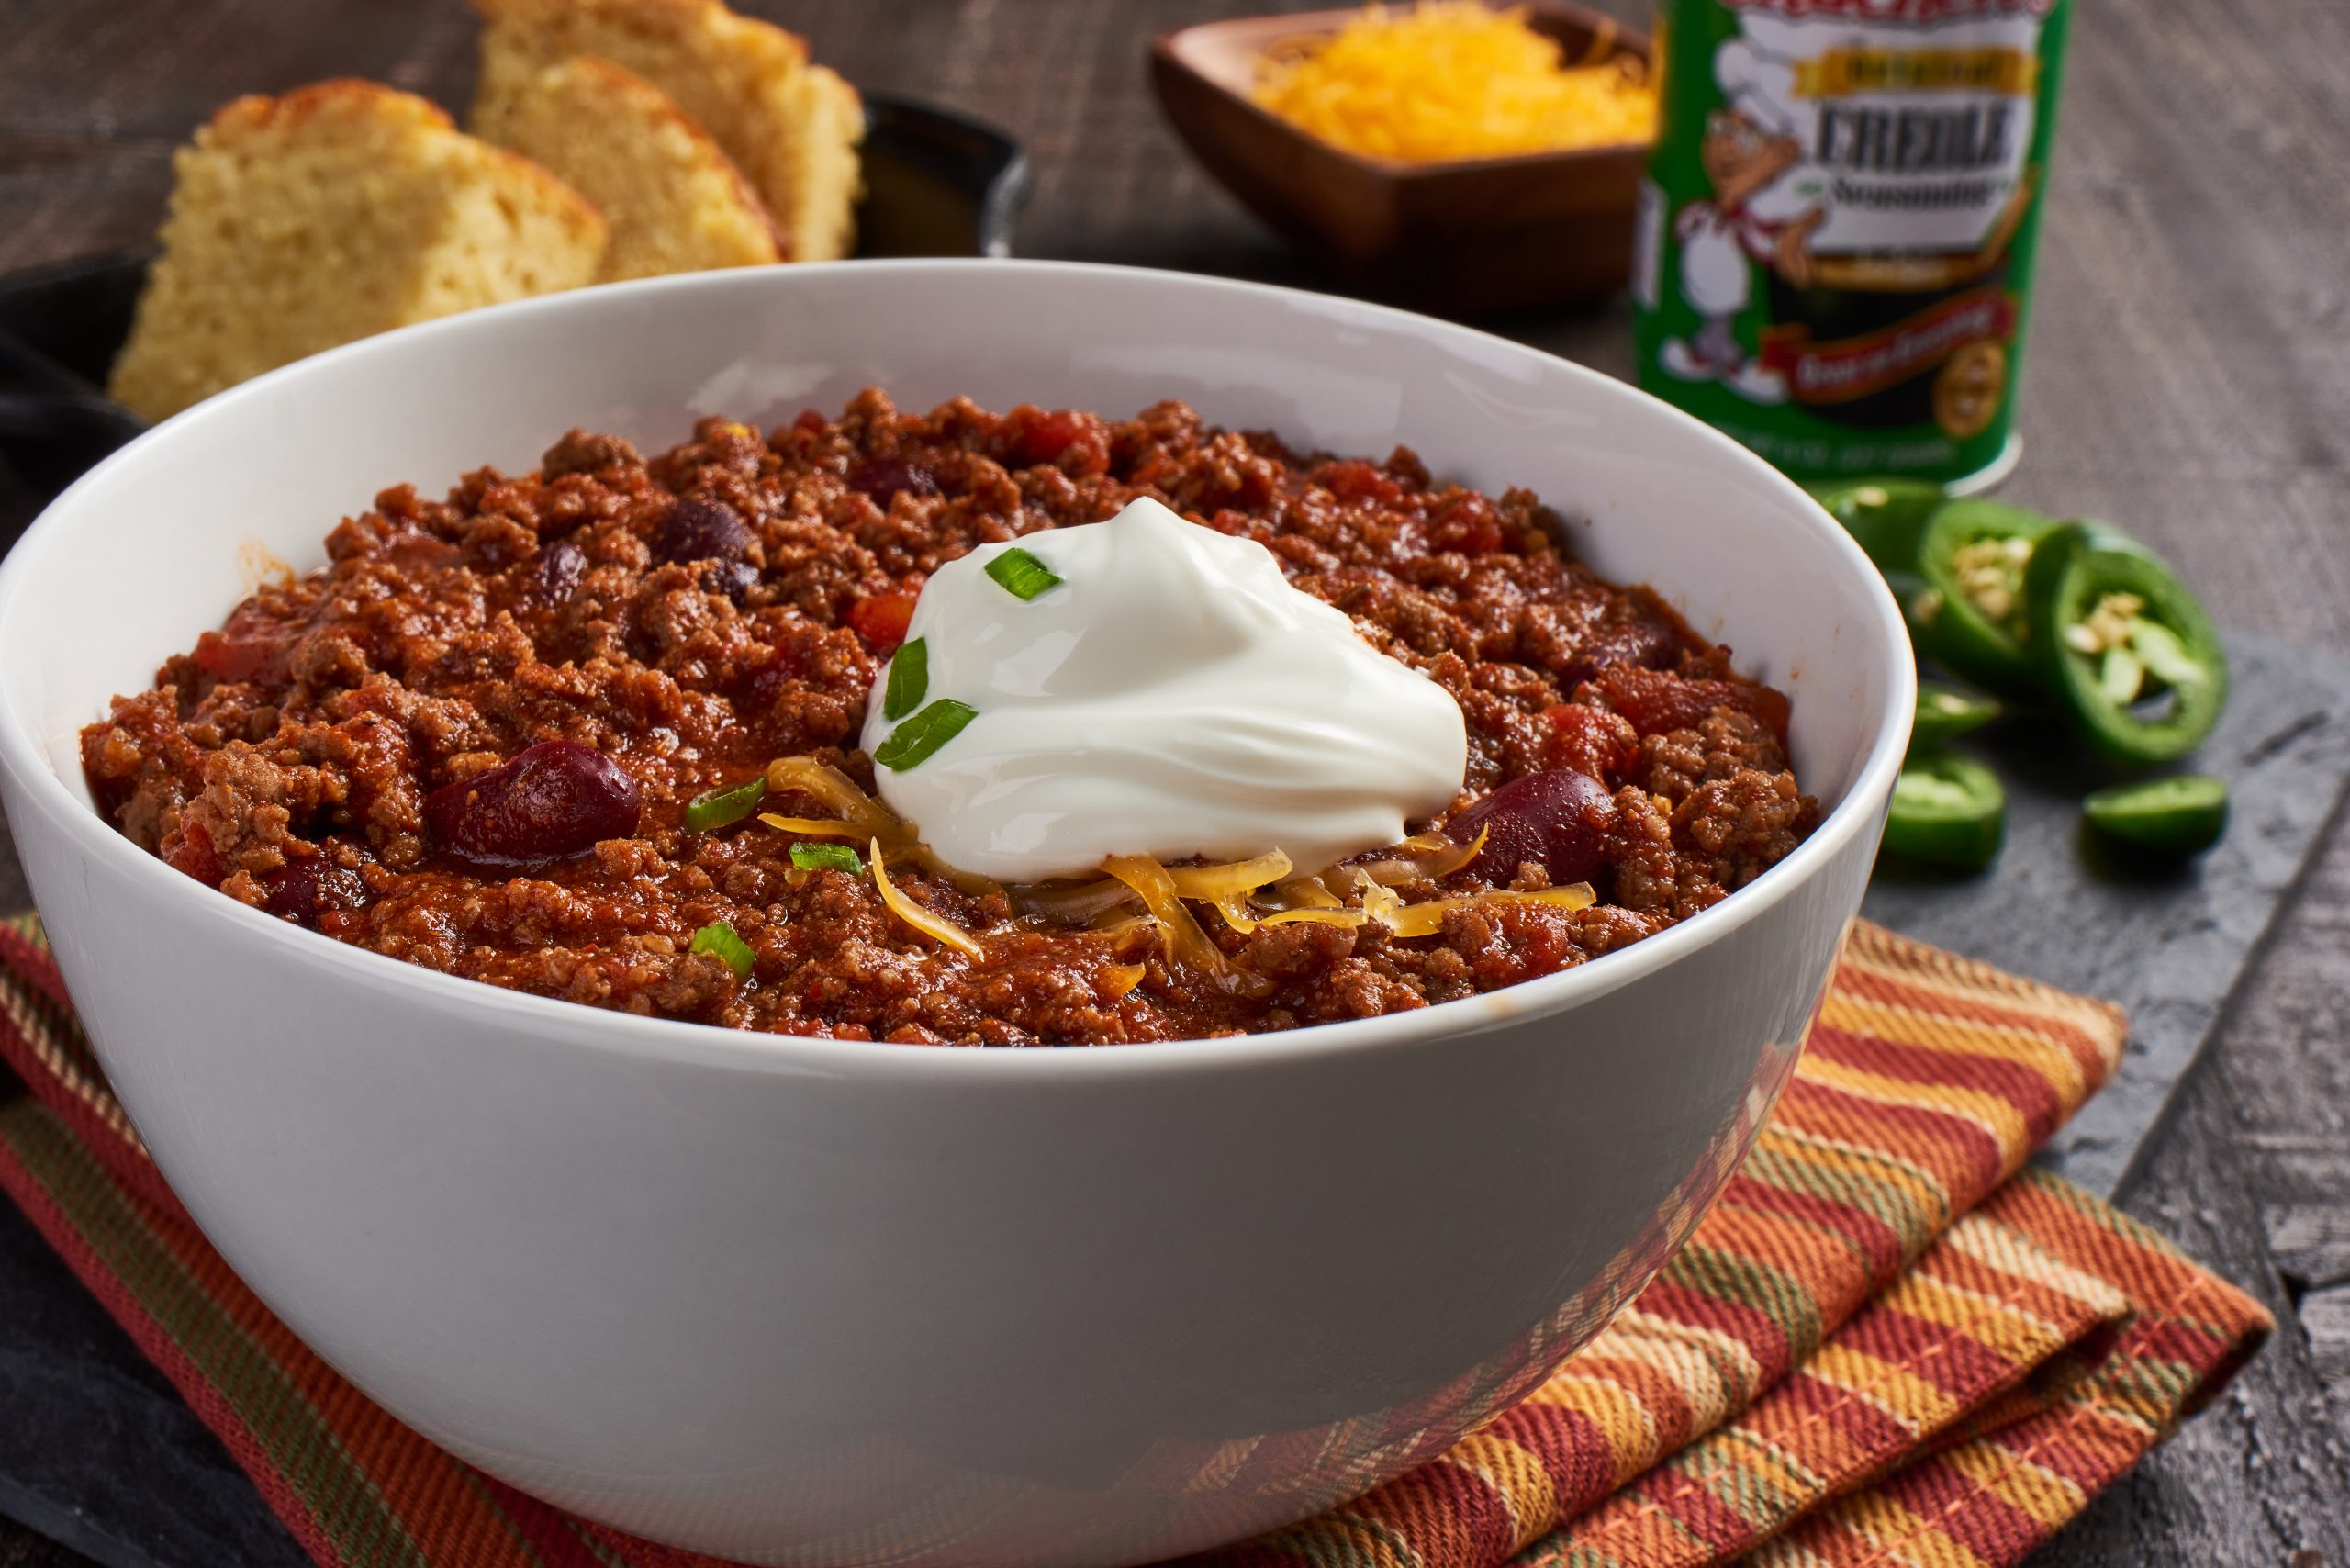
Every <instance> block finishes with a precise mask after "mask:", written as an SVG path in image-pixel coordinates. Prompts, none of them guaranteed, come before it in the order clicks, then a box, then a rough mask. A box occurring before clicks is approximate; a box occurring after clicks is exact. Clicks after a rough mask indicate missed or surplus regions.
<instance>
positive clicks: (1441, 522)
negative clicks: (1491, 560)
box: [1428, 490, 1509, 555]
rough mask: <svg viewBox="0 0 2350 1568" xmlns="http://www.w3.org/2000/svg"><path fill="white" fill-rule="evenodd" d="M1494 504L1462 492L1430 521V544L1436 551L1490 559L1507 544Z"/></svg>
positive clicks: (1504, 531)
mask: <svg viewBox="0 0 2350 1568" xmlns="http://www.w3.org/2000/svg"><path fill="white" fill-rule="evenodd" d="M1508 539H1509V532H1508V531H1507V530H1506V529H1505V528H1503V527H1502V520H1501V518H1500V516H1499V515H1498V514H1497V513H1496V512H1495V511H1494V503H1493V502H1491V501H1489V500H1487V499H1486V498H1484V497H1483V496H1480V495H1477V494H1474V493H1473V492H1471V491H1467V490H1463V491H1461V492H1460V494H1459V495H1456V496H1454V497H1453V498H1451V499H1449V500H1448V501H1446V502H1445V503H1444V504H1443V505H1442V506H1439V507H1438V508H1437V510H1436V515H1435V516H1434V517H1433V518H1431V519H1429V520H1428V544H1429V547H1430V548H1432V549H1437V550H1457V551H1459V552H1460V553H1461V554H1464V555H1490V554H1493V553H1494V551H1496V550H1498V549H1500V548H1501V547H1502V545H1503V544H1504V543H1507V542H1508Z"/></svg>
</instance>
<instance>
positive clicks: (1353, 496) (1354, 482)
mask: <svg viewBox="0 0 2350 1568" xmlns="http://www.w3.org/2000/svg"><path fill="white" fill-rule="evenodd" d="M1314 477H1315V479H1316V480H1318V481H1320V483H1321V486H1322V487H1323V488H1324V489H1326V490H1327V491H1329V492H1330V493H1331V494H1332V495H1334V496H1336V497H1337V498H1339V499H1340V500H1342V501H1377V502H1378V503H1379V504H1380V505H1382V506H1393V505H1394V504H1395V503H1396V502H1398V501H1400V500H1402V499H1403V498H1404V487H1402V486H1401V485H1398V484H1397V483H1395V481H1394V480H1393V479H1391V478H1389V477H1388V476H1386V475H1384V474H1382V473H1381V472H1380V471H1379V465H1377V464H1373V463H1366V462H1364V461H1363V460H1362V459H1361V458H1360V457H1348V458H1341V459H1339V460H1338V461H1337V462H1335V463H1325V464H1324V465H1322V466H1321V467H1320V468H1318V469H1316V470H1315V475H1314Z"/></svg>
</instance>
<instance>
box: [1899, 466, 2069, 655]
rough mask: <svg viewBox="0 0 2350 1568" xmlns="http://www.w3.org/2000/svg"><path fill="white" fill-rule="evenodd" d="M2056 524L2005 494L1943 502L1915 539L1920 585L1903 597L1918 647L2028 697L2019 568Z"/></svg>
mask: <svg viewBox="0 0 2350 1568" xmlns="http://www.w3.org/2000/svg"><path fill="white" fill-rule="evenodd" d="M2054 527H2055V524H2054V522H2053V521H2051V520H2050V519H2048V518H2045V517H2042V516H2041V515H2040V514H2039V513H2038V512H2033V511H2026V510H2023V509H2022V508H2021V507H2011V506H2009V505H2007V504H2006V503H2005V502H2003V501H1986V500H1981V499H1976V498H1964V499H1960V500H1954V501H1948V502H1945V503H1944V504H1943V505H1942V506H1941V507H1940V508H1938V509H1937V510H1935V512H1934V514H1933V516H1932V517H1931V518H1930V519H1929V520H1927V523H1926V532H1925V536H1924V538H1922V539H1921V540H1920V541H1919V545H1918V570H1919V575H1920V576H1921V577H1924V579H1925V587H1923V588H1920V589H1919V590H1918V591H1917V592H1915V593H1914V594H1912V595H1911V596H1910V597H1909V605H1908V609H1909V630H1910V634H1911V635H1912V636H1913V637H1915V638H1916V640H1917V644H1918V651H1919V653H1921V654H1924V655H1926V656H1927V657H1929V658H1930V659H1933V660H1934V661H1935V662H1936V663H1938V664H1941V665H1942V666H1944V667H1945V668H1947V669H1949V670H1950V671H1951V672H1952V673H1953V675H1958V676H1963V677H1964V678H1966V679H1968V680H1971V681H1973V682H1975V684H1976V685H1978V686H1986V687H1988V688H1990V689H1992V690H1994V691H1998V692H2003V693H2006V694H2008V695H2010V696H2028V695H2030V694H2031V692H2032V690H2033V686H2034V675H2035V672H2034V670H2033V667H2032V662H2031V657H2030V655H2027V654H2026V653H2025V651H2024V637H2023V628H2024V613H2023V612H2024V595H2023V579H2024V568H2025V567H2026V566H2029V565H2030V564H2031V557H2032V554H2033V551H2034V550H2035V549H2036V548H2037V546H2038V545H2039V543H2040V541H2041V540H2042V539H2044V538H2045V537H2047V535H2048V533H2049V532H2050V530H2052V529H2053V528H2054Z"/></svg>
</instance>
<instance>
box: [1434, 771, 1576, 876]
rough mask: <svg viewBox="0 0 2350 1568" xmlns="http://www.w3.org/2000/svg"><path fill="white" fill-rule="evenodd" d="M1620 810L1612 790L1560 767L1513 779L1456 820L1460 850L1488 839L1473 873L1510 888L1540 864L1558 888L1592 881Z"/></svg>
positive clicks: (1451, 831) (1453, 826)
mask: <svg viewBox="0 0 2350 1568" xmlns="http://www.w3.org/2000/svg"><path fill="white" fill-rule="evenodd" d="M1615 816H1616V804H1615V801H1614V800H1613V799H1612V798H1611V797H1610V796H1609V794H1608V792H1607V786H1606V785H1605V784H1602V783H1601V782H1600V781H1599V780H1598V779H1596V778H1592V777H1591V776H1590V775H1589V774H1587V773H1577V772H1574V771H1573V770H1572V769H1570V768H1564V767H1558V768H1551V769H1550V770H1549V771H1547V772H1542V773H1529V774H1527V776H1526V777H1525V778H1513V779H1511V780H1510V781H1509V782H1508V783H1506V784H1505V785H1503V786H1502V787H1501V788H1500V789H1498V790H1494V792H1493V793H1492V794H1490V795H1488V796H1486V797H1485V798H1484V799H1483V800H1482V801H1478V802H1477V803H1476V804H1475V805H1473V806H1472V807H1470V808H1469V809H1468V810H1467V811H1465V812H1461V813H1460V815H1459V816H1458V817H1455V818H1454V819H1453V820H1452V823H1451V825H1450V826H1449V827H1448V828H1447V829H1446V831H1447V832H1448V833H1449V834H1451V835H1452V840H1453V842H1454V843H1456V844H1471V843H1474V842H1475V840H1476V837H1477V834H1479V833H1481V832H1482V833H1483V834H1485V847H1484V848H1483V849H1482V850H1480V851H1479V852H1478V855H1477V858H1476V859H1475V860H1473V861H1472V862H1471V863H1470V868H1471V869H1472V870H1474V871H1475V872H1476V873H1477V874H1478V875H1479V876H1481V877H1483V878H1484V879H1486V880H1487V881H1490V882H1497V883H1505V882H1507V881H1508V880H1509V879H1511V878H1512V877H1514V876H1516V874H1517V868H1518V866H1519V865H1520V864H1521V863H1522V862H1525V861H1527V860H1532V861H1537V862H1539V864H1540V865H1541V867H1542V868H1543V869H1544V870H1546V871H1548V872H1550V881H1551V884H1552V885H1553V886H1557V885H1559V884H1561V883H1565V882H1583V881H1588V880H1590V879H1591V878H1593V877H1594V876H1595V875H1597V874H1598V872H1599V870H1600V868H1602V867H1604V866H1605V865H1606V863H1607V861H1606V853H1605V851H1604V848H1603V845H1602V841H1603V840H1604V839H1605V838H1606V834H1607V829H1608V825H1609V824H1610V823H1612V822H1614V820H1615Z"/></svg>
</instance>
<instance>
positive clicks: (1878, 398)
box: [1632, 0, 2069, 484]
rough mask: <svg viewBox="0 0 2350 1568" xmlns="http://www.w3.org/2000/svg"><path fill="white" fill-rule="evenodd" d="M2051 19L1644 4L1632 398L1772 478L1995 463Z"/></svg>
mask: <svg viewBox="0 0 2350 1568" xmlns="http://www.w3.org/2000/svg"><path fill="white" fill-rule="evenodd" d="M2068 4H2069V0H1661V4H1660V6H1659V18H1658V26H1657V50H1658V54H1659V58H1660V60H1661V62H1662V63H1661V69H1660V80H1659V92H1660V94H1661V104H1660V109H1661V121H1660V125H1659V128H1658V136H1657V143H1656V151H1655V152H1654V154H1653V155H1652V156H1651V159H1650V162H1649V179H1648V181H1647V183H1646V185H1644V186H1643V188H1642V190H1641V197H1640V211H1639V230H1638V236H1639V238H1638V251H1637V254H1636V256H1635V260H1634V263H1633V278H1632V289H1633V297H1634V304H1635V307H1636V311H1637V315H1636V328H1635V330H1636V332H1637V344H1638V353H1639V380H1640V385H1641V386H1643V387H1644V388H1646V389H1647V390H1648V391H1651V392H1653V393H1655V394H1656V395H1657V396H1659V397H1661V398H1664V399H1666V400H1667V401H1668V402H1672V403H1673V404H1676V405H1678V406H1679V407H1681V408H1684V409H1687V410H1688V411H1689V412H1691V413H1693V414H1695V415H1696V416H1697V417H1698V418H1700V419H1702V420H1706V421H1707V422H1708V423H1710V424H1712V425H1715V426H1717V427H1718V428H1719V429H1720V430H1722V431H1726V432H1728V433H1729V434H1730V435H1732V436H1734V437H1736V438H1737V439H1738V440H1740V441H1741V442H1745V443H1746V444H1747V445H1748V446H1751V447H1752V448H1753V449H1754V450H1755V451H1756V452H1758V453H1760V454H1762V456H1764V457H1766V458H1768V459H1769V460H1770V461H1771V462H1773V463H1774V464H1776V465H1778V466H1779V467H1781V468H1783V469H1785V470H1786V471H1787V472H1788V473H1790V474H1792V475H1794V476H1796V477H1798V478H1805V479H1817V478H1834V477H1840V476H1857V475H1910V476H1917V477H1919V478H1927V479H1934V480H1938V481H1941V482H1942V483H1945V484H1948V483H1953V482H1960V481H1964V480H1966V479H1969V478H1979V477H1983V476H1990V475H1993V474H1995V473H1996V472H1997V471H1998V470H1999V469H2000V468H2001V467H2002V465H2003V461H2004V459H2005V458H2006V456H2007V454H2009V452H2010V450H2011V448H2010V446H2009V442H2010V439H2011V436H2010V431H2011V430H2012V427H2013V422H2014V416H2015V401H2016V386H2017V381H2018V375H2019V372H2020V369H2021V364H2022V347H2023V333H2024V325H2025V321H2026V319H2027V318H2028V315H2029V305H2030V300H2031V268H2032V252H2033V247H2034V242H2035V241H2036V240H2037V239H2038V237H2039V230H2040V207H2041V202H2042V196H2043V194H2044V192H2045V190H2046V188H2047V183H2048V180H2047V175H2048V151H2049V147H2050V144H2051V140H2052V139H2053V134H2054V131H2055V118H2056V116H2055V109H2056V86H2057V78H2058V74H2059V67H2060V63H2061V61H2062V59H2063V55H2064V43H2065V20H2066V17H2067V15H2068Z"/></svg>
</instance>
